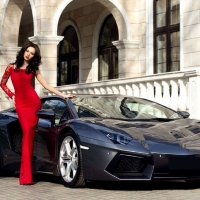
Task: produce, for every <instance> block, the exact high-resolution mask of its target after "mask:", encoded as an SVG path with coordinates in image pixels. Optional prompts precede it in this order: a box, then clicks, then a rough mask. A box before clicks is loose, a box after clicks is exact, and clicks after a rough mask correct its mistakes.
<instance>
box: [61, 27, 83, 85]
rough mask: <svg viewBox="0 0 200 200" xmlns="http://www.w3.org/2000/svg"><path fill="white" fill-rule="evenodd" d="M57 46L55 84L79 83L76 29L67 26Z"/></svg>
mask: <svg viewBox="0 0 200 200" xmlns="http://www.w3.org/2000/svg"><path fill="white" fill-rule="evenodd" d="M63 36H64V38H63V40H62V41H61V42H60V46H59V57H58V61H59V62H58V70H57V72H58V73H57V85H68V84H76V83H79V42H78V37H77V34H76V30H75V29H74V27H72V26H68V27H67V28H66V29H65V31H64V33H63Z"/></svg>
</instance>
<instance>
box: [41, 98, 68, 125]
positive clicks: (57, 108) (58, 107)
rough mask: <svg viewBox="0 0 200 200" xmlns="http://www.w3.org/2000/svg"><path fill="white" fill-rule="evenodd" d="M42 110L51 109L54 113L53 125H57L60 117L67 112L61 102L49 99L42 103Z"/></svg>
mask: <svg viewBox="0 0 200 200" xmlns="http://www.w3.org/2000/svg"><path fill="white" fill-rule="evenodd" d="M42 109H52V110H53V111H54V113H55V124H59V122H60V119H61V117H62V116H63V114H64V112H66V110H67V107H66V104H65V103H64V102H63V101H60V100H57V99H50V100H46V101H44V102H43V103H42ZM67 113H68V112H66V114H67Z"/></svg>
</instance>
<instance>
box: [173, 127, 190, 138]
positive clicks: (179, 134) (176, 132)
mask: <svg viewBox="0 0 200 200" xmlns="http://www.w3.org/2000/svg"><path fill="white" fill-rule="evenodd" d="M169 133H170V134H172V135H173V136H174V137H175V138H176V139H179V138H184V137H187V136H188V135H185V134H184V133H183V132H181V131H180V130H176V129H174V130H171V131H170V132H169Z"/></svg>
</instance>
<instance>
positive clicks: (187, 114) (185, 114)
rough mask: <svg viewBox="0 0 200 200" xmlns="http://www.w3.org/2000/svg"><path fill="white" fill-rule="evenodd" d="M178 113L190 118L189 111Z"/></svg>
mask: <svg viewBox="0 0 200 200" xmlns="http://www.w3.org/2000/svg"><path fill="white" fill-rule="evenodd" d="M177 113H178V114H179V115H181V116H182V117H184V118H188V117H189V116H190V113H189V112H187V111H177Z"/></svg>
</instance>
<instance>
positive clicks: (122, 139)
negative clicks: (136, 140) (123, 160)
mask: <svg viewBox="0 0 200 200" xmlns="http://www.w3.org/2000/svg"><path fill="white" fill-rule="evenodd" d="M99 131H100V132H101V133H103V134H104V135H105V136H106V137H107V138H109V139H110V140H111V141H112V142H113V143H114V144H128V143H129V142H130V141H131V140H132V137H131V136H129V135H128V134H125V133H116V132H112V131H109V132H108V131H105V130H99Z"/></svg>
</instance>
